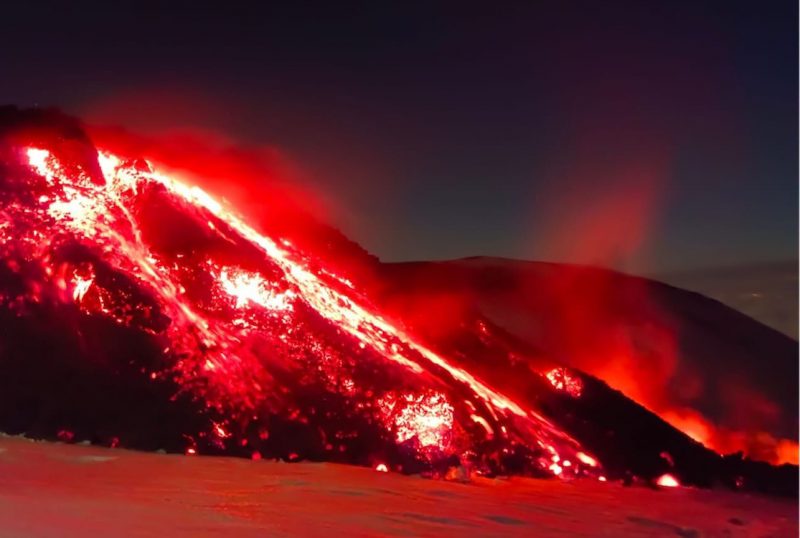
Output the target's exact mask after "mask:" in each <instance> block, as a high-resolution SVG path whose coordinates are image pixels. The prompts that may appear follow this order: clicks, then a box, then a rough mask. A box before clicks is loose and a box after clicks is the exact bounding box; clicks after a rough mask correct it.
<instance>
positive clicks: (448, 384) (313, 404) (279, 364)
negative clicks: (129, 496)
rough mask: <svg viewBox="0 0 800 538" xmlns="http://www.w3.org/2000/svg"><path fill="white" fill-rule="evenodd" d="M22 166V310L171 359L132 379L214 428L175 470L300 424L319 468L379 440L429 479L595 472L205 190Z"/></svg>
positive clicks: (9, 240) (260, 448)
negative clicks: (512, 465) (167, 386)
mask: <svg viewBox="0 0 800 538" xmlns="http://www.w3.org/2000/svg"><path fill="white" fill-rule="evenodd" d="M23 155H24V158H25V161H26V163H27V165H28V166H29V169H30V170H31V171H32V172H33V173H34V177H32V178H30V179H29V181H30V192H31V193H32V196H34V197H35V203H34V204H32V205H31V204H28V205H26V204H24V203H19V202H12V203H10V204H8V205H7V207H6V208H5V210H4V216H5V219H4V225H3V227H2V228H1V229H0V232H2V234H3V235H4V239H5V242H4V243H5V245H6V247H5V251H4V254H5V256H4V257H5V258H6V259H12V258H14V257H15V256H16V257H21V258H22V259H24V261H25V262H26V263H28V262H29V263H34V264H37V263H38V264H40V266H41V273H40V274H41V276H40V277H37V278H31V279H29V287H30V292H29V294H28V295H27V300H30V301H34V300H35V301H38V300H41V299H42V298H43V297H44V296H48V294H51V295H52V296H53V298H54V299H55V300H57V301H60V302H61V303H64V304H72V305H75V307H76V308H78V309H80V311H81V312H83V313H85V314H87V315H93V316H103V317H105V318H109V319H112V320H114V322H115V323H117V324H119V325H120V326H123V327H128V328H131V329H136V330H140V331H144V332H145V333H147V334H149V335H152V337H153V338H157V339H159V341H160V342H163V343H164V345H163V353H164V357H163V360H162V361H161V362H159V363H157V364H159V365H157V366H148V367H147V368H143V369H142V373H143V374H144V375H145V376H147V379H149V380H152V382H156V383H159V382H164V381H165V380H168V381H170V382H173V383H175V384H176V385H177V387H178V391H179V393H180V394H188V395H190V396H191V397H192V398H193V399H194V400H195V401H198V402H201V403H202V405H203V406H204V408H205V410H206V412H207V414H208V417H207V427H206V428H205V430H204V431H202V432H199V433H198V432H194V433H193V434H192V435H188V434H187V435H184V437H185V438H186V439H187V446H186V448H185V453H187V454H195V453H198V452H199V451H201V450H202V449H203V447H205V446H208V447H213V448H214V449H215V450H226V449H228V448H230V447H234V446H239V447H247V452H246V454H247V455H252V457H253V458H256V456H257V457H259V458H260V457H261V454H262V453H264V454H265V456H266V454H267V452H269V450H273V451H274V450H278V449H276V448H274V447H275V445H271V444H270V443H273V442H277V441H276V440H275V439H274V438H273V437H271V436H270V435H269V426H268V425H270V424H279V425H280V424H285V423H294V424H299V425H301V426H302V427H304V428H308V429H309V431H314V432H315V434H314V435H318V436H319V440H318V441H314V443H318V445H319V446H320V447H322V448H321V450H325V451H326V452H327V453H329V454H337V453H344V454H347V453H349V452H350V451H356V450H357V447H359V446H361V445H360V444H359V443H360V441H359V438H360V436H362V435H365V434H364V433H363V432H365V431H372V430H371V428H376V427H377V428H379V429H380V431H382V432H383V433H382V434H380V435H381V436H383V435H384V434H385V437H386V439H388V441H386V442H389V443H390V444H394V446H395V450H396V449H397V447H401V446H402V447H406V448H405V449H404V450H406V449H410V450H412V454H413V457H415V458H416V459H417V460H420V461H423V462H431V461H433V460H435V459H437V458H439V459H443V458H448V457H451V456H457V457H459V458H461V459H473V460H477V461H478V463H479V466H480V463H481V462H484V463H485V462H487V461H489V460H490V459H491V460H492V461H495V462H497V461H501V460H502V456H490V455H491V454H511V453H512V452H514V451H517V452H518V451H519V450H520V447H522V448H524V449H525V450H526V451H527V454H528V455H527V456H526V458H527V460H526V461H528V462H529V464H530V466H532V467H534V468H538V469H539V470H544V471H547V472H550V473H551V474H554V475H557V476H565V475H570V476H578V475H585V474H591V475H593V476H594V475H597V473H598V472H599V470H600V466H599V464H598V462H597V461H596V460H595V459H594V458H592V457H591V456H588V455H587V454H586V453H585V451H583V450H582V449H581V447H580V445H579V444H578V443H577V442H576V441H575V440H573V439H572V438H571V437H570V436H568V435H566V434H565V433H564V432H562V431H561V430H559V429H558V428H556V427H555V426H554V425H553V424H551V423H549V422H548V421H547V420H545V419H544V418H543V417H541V416H540V415H539V414H538V413H537V412H536V410H535V409H531V408H529V407H526V405H524V404H522V403H521V402H520V401H518V400H517V399H515V398H512V397H510V396H508V395H507V394H504V393H503V392H501V391H499V390H497V389H496V388H494V387H492V386H490V385H489V383H487V382H485V381H484V380H482V379H481V378H480V377H479V376H477V375H475V374H473V373H472V372H470V371H468V370H467V369H465V368H464V367H463V366H461V365H459V364H458V363H457V361H455V360H453V359H451V358H449V357H447V356H445V355H444V354H442V353H439V352H437V351H434V350H433V349H431V348H430V347H428V346H427V345H424V344H422V343H421V342H420V341H418V340H417V339H416V338H414V337H413V336H411V335H410V334H409V332H408V331H407V330H406V329H405V328H403V327H401V326H400V325H399V324H398V323H396V322H392V321H390V320H388V319H386V318H385V317H383V316H382V315H380V314H379V313H378V311H377V309H376V307H375V306H374V305H372V304H371V303H370V302H369V301H368V300H367V299H365V298H364V297H363V296H362V295H360V294H358V293H357V291H356V290H355V287H354V285H353V283H352V282H350V281H349V280H347V279H346V278H344V277H342V276H339V275H336V274H335V273H333V272H331V271H330V270H329V269H327V268H325V267H324V263H322V260H317V259H311V258H310V257H309V255H308V253H305V252H301V251H299V250H298V249H296V248H295V247H294V246H293V245H292V244H291V243H290V242H288V241H285V240H280V239H273V238H271V237H268V236H265V235H262V234H260V233H259V232H257V231H256V230H255V229H254V228H252V227H251V226H249V225H248V224H247V223H246V222H245V221H244V220H243V219H242V218H241V217H240V216H239V215H238V214H237V213H236V212H235V211H233V210H231V209H230V208H228V207H226V206H225V205H224V204H223V203H221V202H219V201H218V200H216V199H215V198H214V197H213V196H211V195H210V194H208V193H207V192H205V191H203V190H202V189H200V188H198V187H196V186H192V185H188V184H186V183H184V182H182V181H180V180H179V179H177V178H176V177H173V176H170V175H166V174H163V173H160V172H158V171H157V170H155V169H154V168H153V166H152V165H151V164H150V163H146V162H144V161H141V160H125V159H123V158H121V157H119V156H116V155H112V154H110V153H107V152H99V153H98V155H97V163H98V164H99V170H100V171H101V177H97V174H96V173H94V174H93V173H92V172H90V169H89V167H88V166H87V164H86V163H80V162H78V163H75V162H69V161H63V160H62V159H60V158H59V157H57V156H56V154H55V152H54V153H51V152H50V151H48V150H46V149H41V148H26V149H24V151H23ZM154 207H160V208H162V209H161V210H155V209H153V208H154ZM163 208H166V209H163ZM154 222H155V224H154ZM162 222H172V223H179V224H174V226H172V227H167V226H165V225H163V224H162ZM12 245H13V249H12V247H11V246H12ZM78 246H80V248H78ZM12 250H13V251H12ZM20 251H21V253H20ZM8 263H9V267H12V265H13V264H12V263H11V262H8ZM14 263H16V262H14ZM546 378H547V379H548V381H549V382H550V383H551V384H552V385H553V387H554V388H555V389H557V390H560V391H564V392H566V393H567V394H569V395H570V396H573V397H579V396H580V392H581V387H582V385H581V382H580V379H579V378H578V377H576V376H574V375H572V374H571V373H570V372H568V371H566V370H565V369H555V370H552V371H551V372H548V373H547V374H546ZM307 394H317V395H318V397H317V398H316V399H314V398H306V397H305V395H307ZM312 424H313V426H312ZM279 427H282V426H279ZM379 437H380V436H379ZM381 438H383V437H381ZM382 442H383V441H382ZM312 444H313V443H312ZM264 447H267V448H264ZM269 447H272V448H269ZM383 450H389V449H388V448H384V449H383ZM265 451H266V452H265ZM280 451H281V454H282V455H283V456H284V457H286V458H287V459H289V460H292V461H294V460H297V459H300V458H302V457H304V454H301V453H299V452H300V451H299V450H297V451H295V450H291V451H290V450H289V449H288V448H281V449H280ZM352 458H353V460H356V461H361V459H362V458H361V456H357V455H356V454H355V453H354V454H353V456H352ZM372 461H375V460H372ZM559 462H560V463H559ZM390 463H392V462H390ZM392 465H394V463H392ZM487 465H488V464H487ZM494 465H495V466H497V465H500V469H501V470H502V464H498V463H495V464H494ZM381 466H383V467H382V468H381ZM376 469H377V470H387V469H388V467H387V465H386V464H380V465H378V467H377V468H376Z"/></svg>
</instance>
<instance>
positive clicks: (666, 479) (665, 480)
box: [656, 474, 681, 488]
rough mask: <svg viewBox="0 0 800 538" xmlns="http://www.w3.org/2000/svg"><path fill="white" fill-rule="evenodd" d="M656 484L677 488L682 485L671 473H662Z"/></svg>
mask: <svg viewBox="0 0 800 538" xmlns="http://www.w3.org/2000/svg"><path fill="white" fill-rule="evenodd" d="M656 484H658V485H659V486H661V487H664V488H677V487H679V486H680V485H681V483H680V482H678V480H677V479H676V478H675V477H674V476H672V475H671V474H662V475H661V476H659V477H658V480H656Z"/></svg>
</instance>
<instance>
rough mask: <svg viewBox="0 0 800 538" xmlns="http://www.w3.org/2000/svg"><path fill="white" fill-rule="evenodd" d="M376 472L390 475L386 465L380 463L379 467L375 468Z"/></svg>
mask: <svg viewBox="0 0 800 538" xmlns="http://www.w3.org/2000/svg"><path fill="white" fill-rule="evenodd" d="M375 470H376V471H378V472H379V473H388V472H389V468H388V467H386V464H385V463H379V464H378V465H376V466H375Z"/></svg>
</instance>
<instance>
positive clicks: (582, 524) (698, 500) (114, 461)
mask: <svg viewBox="0 0 800 538" xmlns="http://www.w3.org/2000/svg"><path fill="white" fill-rule="evenodd" d="M797 517H798V513H797V502H796V500H791V499H776V498H767V497H760V496H752V495H747V494H737V493H732V492H728V491H705V490H692V489H686V488H677V489H667V490H662V491H655V490H652V489H648V488H644V487H627V488H626V487H623V486H621V485H617V484H609V483H600V482H595V481H588V480H587V481H580V482H573V483H565V482H561V481H558V480H532V479H511V480H489V479H478V480H477V481H473V482H472V483H469V484H462V483H453V482H445V481H438V480H426V479H422V478H417V477H407V476H400V475H397V474H391V473H379V472H376V471H373V470H371V469H365V468H357V467H349V466H343V465H332V464H315V463H298V464H287V463H276V462H266V461H248V460H243V459H234V458H212V457H199V456H198V457H187V456H177V455H162V454H150V453H140V452H131V451H126V450H119V449H105V448H99V447H91V446H78V445H63V444H53V443H45V442H33V441H29V440H26V439H21V438H18V437H0V536H2V537H7V536H81V537H85V536H151V535H153V536H155V535H161V536H223V535H224V536H322V535H330V536H334V535H343V536H376V535H389V536H438V537H441V536H455V535H458V536H500V535H503V536H564V535H569V536H598V535H606V536H684V537H691V536H797V533H798V524H797Z"/></svg>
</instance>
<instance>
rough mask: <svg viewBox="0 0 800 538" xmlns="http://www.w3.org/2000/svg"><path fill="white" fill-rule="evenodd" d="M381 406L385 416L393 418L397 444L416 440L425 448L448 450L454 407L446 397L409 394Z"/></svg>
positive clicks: (392, 399)
mask: <svg viewBox="0 0 800 538" xmlns="http://www.w3.org/2000/svg"><path fill="white" fill-rule="evenodd" d="M379 405H380V406H381V408H382V409H383V413H384V414H385V415H388V416H391V417H393V420H394V426H395V431H396V436H397V442H398V443H404V442H405V441H408V440H409V439H416V440H417V442H418V443H419V444H420V445H421V446H423V447H436V448H438V449H439V450H442V451H444V450H446V449H447V445H448V437H449V435H450V430H451V429H452V428H453V406H452V405H450V404H449V403H448V402H447V399H446V398H445V397H444V395H443V394H427V395H425V394H423V395H419V396H415V395H413V394H406V395H404V396H402V397H400V398H392V397H390V398H386V399H384V400H382V401H381V402H380V404H379Z"/></svg>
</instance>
